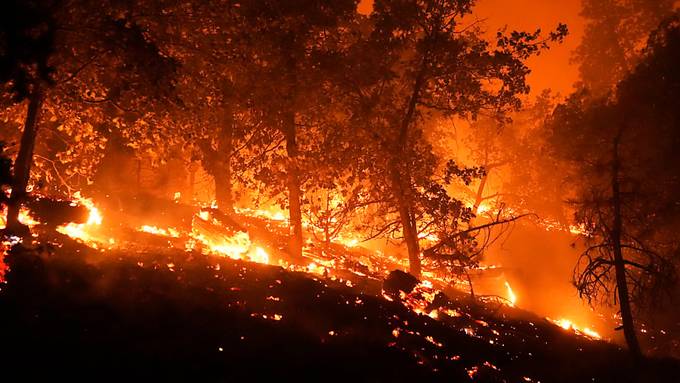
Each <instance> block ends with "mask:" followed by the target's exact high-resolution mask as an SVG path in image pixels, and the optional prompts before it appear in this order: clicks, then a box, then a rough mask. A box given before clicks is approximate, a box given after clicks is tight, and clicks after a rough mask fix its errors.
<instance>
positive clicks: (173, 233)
mask: <svg viewBox="0 0 680 383" xmlns="http://www.w3.org/2000/svg"><path fill="white" fill-rule="evenodd" d="M137 230H138V231H143V232H145V233H150V234H155V235H162V236H164V237H172V238H179V236H180V233H179V231H178V230H177V229H175V228H174V227H169V228H167V229H163V228H160V227H156V226H151V225H142V226H140V227H139V228H138V229H137Z"/></svg>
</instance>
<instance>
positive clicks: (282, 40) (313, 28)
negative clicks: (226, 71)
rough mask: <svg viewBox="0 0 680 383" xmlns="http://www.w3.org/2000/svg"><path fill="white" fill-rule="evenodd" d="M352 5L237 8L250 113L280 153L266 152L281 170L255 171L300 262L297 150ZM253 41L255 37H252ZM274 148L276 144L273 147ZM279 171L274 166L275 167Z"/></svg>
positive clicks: (316, 113) (317, 123)
mask: <svg viewBox="0 0 680 383" xmlns="http://www.w3.org/2000/svg"><path fill="white" fill-rule="evenodd" d="M356 5H357V1H356V0H342V1H337V0H335V1H330V0H296V1H285V2H281V1H248V2H244V3H242V4H240V7H239V11H238V12H239V14H240V15H242V16H243V20H244V30H243V31H244V33H245V34H246V35H245V36H244V37H243V38H244V39H246V40H247V41H248V42H249V44H248V47H247V48H246V50H245V51H244V52H243V53H244V56H245V57H244V59H245V60H247V61H248V71H249V74H248V75H247V78H249V79H251V80H252V81H253V82H252V84H251V92H252V100H253V101H252V105H251V106H252V108H253V109H254V110H257V111H260V112H261V113H262V115H263V117H264V119H265V121H266V125H268V126H271V127H273V128H274V129H275V130H274V132H272V134H270V137H271V139H272V141H274V142H277V141H279V140H280V139H282V140H283V141H282V144H283V146H284V147H285V150H284V153H282V154H277V153H274V154H273V157H274V158H273V159H274V160H275V161H276V162H278V164H274V165H282V166H281V167H282V169H269V171H267V172H261V173H260V174H259V176H260V179H261V180H262V181H264V182H265V183H266V184H267V185H268V186H269V189H270V190H271V191H273V192H278V191H281V190H282V189H284V188H282V186H284V185H285V190H286V191H287V205H288V211H289V217H290V233H291V241H290V254H291V255H292V257H293V258H295V259H298V260H299V259H300V258H301V257H302V245H303V234H302V233H303V230H302V203H303V190H302V185H303V184H304V181H305V178H306V177H307V176H309V173H305V172H304V169H305V168H308V169H309V168H310V167H306V166H305V162H307V160H306V158H308V155H310V154H311V153H309V152H307V151H306V150H305V147H306V146H307V145H309V144H310V143H313V141H314V140H315V139H316V136H315V135H314V132H315V131H318V130H319V129H320V128H321V127H322V126H323V125H324V122H325V117H326V114H325V111H326V108H327V106H328V105H330V102H329V97H328V96H329V95H328V90H329V86H328V82H329V79H332V78H335V77H336V76H334V75H332V72H334V71H337V70H338V69H339V65H338V63H339V60H338V59H339V57H340V55H341V51H342V49H343V46H342V41H343V38H344V35H345V34H346V33H347V28H345V27H343V26H346V25H347V24H348V23H350V22H351V21H352V20H353V19H354V17H355V16H356ZM255 36H256V38H255ZM277 146H278V145H277ZM277 167H279V166H277Z"/></svg>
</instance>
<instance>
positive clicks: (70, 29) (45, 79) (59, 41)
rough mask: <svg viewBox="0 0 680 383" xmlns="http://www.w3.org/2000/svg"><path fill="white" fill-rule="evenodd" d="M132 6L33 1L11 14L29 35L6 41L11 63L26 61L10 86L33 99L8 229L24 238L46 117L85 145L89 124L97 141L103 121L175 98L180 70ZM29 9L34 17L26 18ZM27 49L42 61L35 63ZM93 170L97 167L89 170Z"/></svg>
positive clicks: (17, 166) (16, 168)
mask: <svg viewBox="0 0 680 383" xmlns="http://www.w3.org/2000/svg"><path fill="white" fill-rule="evenodd" d="M129 5H130V4H128V3H125V2H113V3H106V4H93V3H91V2H87V1H80V0H72V1H47V0H46V1H35V2H26V5H24V6H23V7H24V8H16V10H15V12H14V13H10V14H9V17H10V18H13V19H16V20H20V21H19V22H17V23H18V24H17V25H19V27H20V28H19V29H22V31H21V33H18V34H17V33H14V34H12V33H7V34H5V36H8V39H9V42H7V43H6V45H7V46H8V47H10V48H11V49H8V51H7V57H9V58H13V57H18V58H20V59H21V60H23V61H22V62H21V65H19V66H18V67H19V68H20V69H19V70H14V69H12V70H9V71H8V72H9V73H12V74H11V76H10V77H8V79H9V80H11V81H12V86H13V88H12V91H14V93H15V94H16V95H17V97H19V99H21V98H22V97H24V98H28V99H29V104H28V110H27V114H26V119H25V122H24V129H23V133H22V138H21V144H20V146H19V151H18V154H17V158H16V160H15V166H14V183H13V186H12V196H11V202H10V208H9V212H8V218H7V220H8V225H7V226H8V227H7V228H8V230H10V231H25V230H22V229H21V225H20V224H19V222H18V219H17V218H18V213H19V208H20V206H21V203H22V200H23V199H24V198H25V196H26V187H27V185H28V182H29V178H30V170H31V165H32V163H33V152H34V148H35V147H36V141H37V140H36V139H37V137H38V128H39V127H40V126H41V124H43V123H44V121H42V120H43V119H41V115H42V114H48V115H49V116H47V117H49V119H48V120H49V122H50V123H51V124H53V125H54V126H55V130H61V131H63V132H66V133H67V135H70V136H72V137H73V138H74V142H75V143H79V142H80V141H81V139H82V137H83V136H85V135H86V134H85V133H83V132H82V131H83V129H82V126H83V125H87V126H88V127H89V129H90V133H92V134H95V133H94V126H95V125H99V124H103V123H104V115H108V116H109V117H111V118H113V117H120V116H121V115H124V114H125V113H126V112H127V111H129V110H131V109H136V110H140V109H141V108H140V105H142V104H144V103H145V102H147V101H148V100H149V99H152V98H153V99H164V98H166V97H165V96H167V95H168V90H169V88H170V87H171V85H172V76H171V74H172V72H173V71H174V69H175V63H174V62H173V61H172V60H170V59H167V58H166V57H164V56H163V55H162V54H160V52H159V51H158V49H157V48H156V47H155V46H154V45H153V44H152V43H150V41H149V40H148V39H147V38H146V37H145V36H144V30H143V29H142V28H141V27H140V25H139V24H138V23H137V20H135V19H133V18H131V17H132V16H133V14H132V13H131V12H130V9H129V7H128V6H129ZM26 7H28V9H29V10H30V12H28V13H26V11H25V9H26ZM22 12H24V13H22ZM36 12H37V15H38V16H35V15H34V13H36ZM41 15H42V16H41ZM24 19H26V20H28V21H21V20H24ZM36 23H37V24H36ZM10 25H13V24H11V23H10ZM16 36H19V38H17V37H16ZM22 36H23V37H22ZM22 39H24V40H22ZM18 44H21V45H18ZM17 46H19V48H17ZM17 50H18V51H17ZM22 50H38V51H39V52H40V54H39V55H37V57H38V59H34V58H33V56H30V55H27V54H26V52H23V51H22ZM30 60H33V61H30ZM48 62H49V64H50V66H48ZM6 67H8V68H10V69H11V68H12V67H11V66H6ZM128 117H131V116H129V115H128ZM133 119H134V120H136V121H138V120H139V118H136V117H133ZM69 120H70V122H71V123H70V124H68V123H67V121H69ZM79 130H80V132H78V131H79ZM72 149H73V148H68V149H67V150H66V152H67V154H66V156H65V157H64V158H61V159H60V161H55V160H56V159H55V158H53V159H52V160H51V161H52V164H53V166H55V171H56V172H57V173H59V171H58V170H56V164H57V163H59V162H62V163H63V162H68V161H69V160H68V159H67V158H66V157H71V156H70V155H69V153H74V152H75V151H73V150H72ZM95 155H96V154H95ZM43 158H46V157H43ZM48 160H49V159H48ZM94 163H96V161H90V164H89V167H90V169H88V170H91V166H92V165H93V164H94Z"/></svg>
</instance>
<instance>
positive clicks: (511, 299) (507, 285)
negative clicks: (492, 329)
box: [505, 281, 517, 307]
mask: <svg viewBox="0 0 680 383" xmlns="http://www.w3.org/2000/svg"><path fill="white" fill-rule="evenodd" d="M505 288H506V289H507V290H508V301H509V302H510V306H512V307H515V304H516V303H517V295H515V292H514V291H512V287H510V283H508V281H505Z"/></svg>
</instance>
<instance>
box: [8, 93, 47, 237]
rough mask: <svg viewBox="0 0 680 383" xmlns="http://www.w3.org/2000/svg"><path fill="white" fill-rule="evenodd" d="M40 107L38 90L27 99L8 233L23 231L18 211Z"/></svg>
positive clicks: (9, 212)
mask: <svg viewBox="0 0 680 383" xmlns="http://www.w3.org/2000/svg"><path fill="white" fill-rule="evenodd" d="M41 106H42V93H41V91H40V90H39V89H36V90H34V92H33V93H32V94H31V96H30V97H29V103H28V111H27V112H26V120H25V123H24V131H23V133H22V135H21V146H20V147H19V153H18V154H17V158H16V161H15V162H14V178H13V181H12V194H11V196H10V201H9V208H8V211H7V231H8V232H10V233H21V232H22V231H25V228H24V227H23V225H22V224H21V223H20V222H19V211H20V210H21V204H22V203H23V202H24V199H25V198H26V187H27V186H28V180H29V179H30V176H31V165H32V163H33V150H34V148H35V139H36V136H37V135H38V127H39V125H38V122H39V121H38V119H39V115H40V109H41Z"/></svg>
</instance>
